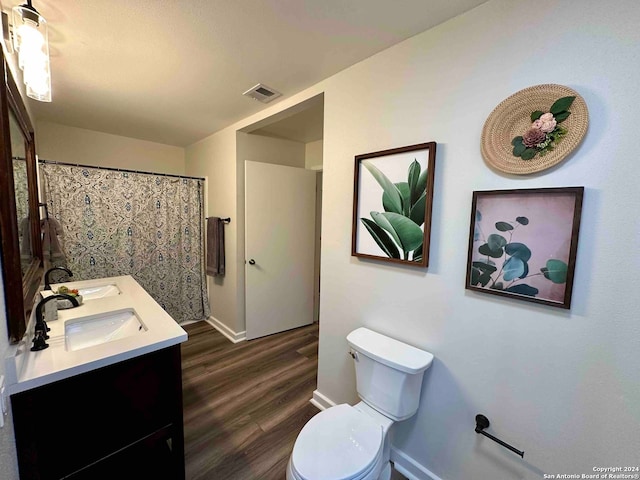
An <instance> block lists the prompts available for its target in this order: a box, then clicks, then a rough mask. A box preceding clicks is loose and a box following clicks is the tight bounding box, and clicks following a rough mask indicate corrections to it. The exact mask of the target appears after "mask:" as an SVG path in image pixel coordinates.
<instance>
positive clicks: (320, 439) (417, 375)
mask: <svg viewBox="0 0 640 480" xmlns="http://www.w3.org/2000/svg"><path fill="white" fill-rule="evenodd" d="M347 343H348V344H349V347H350V351H349V354H350V355H351V357H352V358H353V360H354V364H355V369H356V389H357V391H358V396H359V397H360V399H361V400H362V401H361V402H360V403H358V404H357V405H354V406H351V405H348V404H346V403H345V404H340V405H336V406H334V407H330V408H328V409H326V410H324V411H322V412H320V413H318V414H317V415H315V416H314V417H313V418H312V419H311V420H309V421H308V422H307V424H306V425H305V426H304V427H303V428H302V430H301V431H300V433H299V434H298V438H297V439H296V442H295V444H294V446H293V452H292V453H291V457H290V458H289V463H288V465H287V480H389V478H390V477H391V464H390V462H389V460H390V444H389V435H388V434H389V429H390V428H391V426H392V425H393V424H394V423H395V422H398V421H402V420H406V419H407V418H410V417H412V416H413V415H414V414H415V413H416V411H417V410H418V403H419V401H420V390H421V388H422V376H423V375H424V371H425V370H426V369H427V368H429V366H430V365H431V362H432V361H433V355H431V354H430V353H428V352H425V351H423V350H420V349H418V348H415V347H412V346H411V345H407V344H406V343H403V342H400V341H398V340H395V339H393V338H389V337H387V336H385V335H382V334H380V333H377V332H374V331H372V330H369V329H368V328H358V329H356V330H354V331H353V332H351V333H350V334H349V335H347Z"/></svg>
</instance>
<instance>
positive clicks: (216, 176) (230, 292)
mask: <svg viewBox="0 0 640 480" xmlns="http://www.w3.org/2000/svg"><path fill="white" fill-rule="evenodd" d="M236 130H237V129H234V128H227V129H225V130H222V131H221V132H218V133H216V134H214V135H211V136H209V137H207V138H205V139H204V140H201V141H200V142H198V143H196V144H194V145H191V146H189V147H187V149H186V158H187V166H188V168H187V172H186V173H187V174H188V175H195V176H205V177H207V183H208V190H209V198H208V202H207V206H208V212H209V215H211V216H224V217H231V223H229V224H228V225H226V227H225V250H226V252H225V253H226V271H225V275H224V276H222V277H208V278H209V301H210V304H211V316H212V317H213V318H214V319H216V320H217V321H219V322H221V323H222V324H224V325H225V326H226V327H228V328H229V329H230V330H231V331H232V333H233V334H237V335H241V334H242V333H243V332H244V329H245V324H244V161H245V160H250V161H256V162H264V163H275V164H279V165H288V166H302V167H303V166H304V144H303V143H299V142H292V141H289V140H282V139H277V138H272V137H265V136H261V135H251V134H247V133H242V132H236Z"/></svg>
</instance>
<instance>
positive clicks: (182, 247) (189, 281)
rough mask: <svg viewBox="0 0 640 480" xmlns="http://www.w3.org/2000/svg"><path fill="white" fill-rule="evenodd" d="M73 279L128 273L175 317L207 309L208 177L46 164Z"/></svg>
mask: <svg viewBox="0 0 640 480" xmlns="http://www.w3.org/2000/svg"><path fill="white" fill-rule="evenodd" d="M40 174H41V180H42V183H43V188H44V192H45V197H46V202H47V204H48V207H49V215H50V216H51V217H53V218H54V219H56V220H57V221H58V222H60V224H61V225H62V229H63V235H62V236H61V244H62V250H63V253H64V255H65V257H66V260H67V266H68V267H69V268H70V269H71V271H72V272H73V280H89V279H94V278H103V277H114V276H119V275H131V276H133V277H134V278H135V279H136V280H137V281H138V283H140V285H142V287H143V288H144V289H145V290H146V291H147V292H148V293H149V294H150V295H151V296H152V297H153V298H154V299H155V300H156V301H157V302H158V303H159V304H160V305H161V306H162V308H164V309H165V310H166V311H167V313H169V315H171V316H172V317H173V318H174V320H176V321H177V322H178V323H182V322H185V321H189V320H202V319H204V318H207V317H208V316H209V313H210V310H209V302H208V299H207V292H206V277H205V273H204V239H203V228H202V226H203V216H204V215H203V180H198V179H191V178H181V177H173V176H164V175H154V174H147V173H137V172H136V173H133V172H123V171H113V170H108V169H100V168H94V167H85V166H70V165H64V164H56V163H41V164H40Z"/></svg>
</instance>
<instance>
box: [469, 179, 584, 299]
mask: <svg viewBox="0 0 640 480" xmlns="http://www.w3.org/2000/svg"><path fill="white" fill-rule="evenodd" d="M583 192H584V187H567V188H534V189H522V190H492V191H485V192H473V201H472V206H471V226H470V232H469V252H468V256H467V278H466V288H467V289H469V290H475V291H478V292H483V293H489V294H492V295H501V296H506V297H513V298H518V299H520V300H525V301H529V302H536V303H542V304H545V305H551V306H554V307H559V308H566V309H568V308H570V306H571V291H572V288H573V275H574V270H575V263H576V251H577V248H578V233H579V230H580V216H581V211H582V196H583Z"/></svg>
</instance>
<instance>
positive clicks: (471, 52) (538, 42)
mask: <svg viewBox="0 0 640 480" xmlns="http://www.w3.org/2000/svg"><path fill="white" fill-rule="evenodd" d="M579 3H580V8H579V9H577V8H575V7H576V2H556V1H550V0H542V1H539V2H535V4H532V3H531V2H525V1H518V2H515V1H509V0H498V1H492V2H489V3H487V4H484V5H482V6H480V7H478V8H476V9H475V10H473V11H471V12H469V13H467V14H465V15H462V16H460V17H458V18H456V19H454V20H452V21H450V22H447V23H446V24H443V25H441V26H439V27H437V28H435V29H433V30H432V31H429V32H426V33H424V34H421V35H418V36H416V37H414V38H412V39H410V40H409V41H407V42H404V43H403V44H401V45H398V46H396V47H394V48H392V49H390V50H387V51H385V52H383V53H381V54H379V55H376V56H375V57H372V58H371V59H369V60H367V61H365V62H362V63H361V64H359V65H357V66H355V67H353V68H351V69H349V70H348V71H346V72H343V73H342V74H339V75H336V76H335V77H334V78H333V79H331V81H330V82H329V84H328V85H327V88H326V93H325V161H324V173H325V189H324V195H325V202H324V209H323V227H324V229H323V238H322V240H323V250H322V255H323V257H322V298H321V309H320V311H321V319H320V325H321V327H320V366H319V377H318V390H319V391H320V392H322V393H323V394H325V395H326V396H328V397H329V398H331V399H333V400H335V401H339V402H342V401H350V402H352V401H355V400H356V397H355V395H354V391H353V386H354V379H353V373H352V366H351V365H350V362H349V361H348V357H347V356H346V355H345V354H344V352H345V351H346V348H347V346H346V344H345V343H344V342H343V341H340V340H335V339H340V338H342V337H344V335H346V334H347V333H348V332H349V331H350V330H351V329H353V328H355V327H357V326H360V325H368V326H370V327H371V328H373V329H376V330H378V331H381V332H383V333H387V334H389V335H392V336H394V337H397V338H400V339H402V340H405V341H407V342H409V343H411V344H413V345H417V346H419V347H422V348H424V349H426V350H428V351H430V352H432V353H434V355H435V357H436V362H435V363H434V365H433V367H432V368H431V370H430V371H429V372H428V374H427V375H426V379H425V381H424V392H423V396H422V400H421V409H420V412H419V414H418V415H417V416H416V417H415V418H413V419H411V420H408V421H406V422H404V423H403V424H401V425H399V428H398V429H397V432H396V433H397V435H396V440H395V443H396V445H397V446H398V447H399V448H400V449H401V450H402V451H403V452H404V453H406V454H408V455H409V456H410V457H412V458H413V459H414V460H416V461H417V462H419V463H420V464H421V465H423V466H425V467H426V468H427V469H429V470H431V471H432V472H434V473H435V474H436V475H439V476H440V477H441V478H443V479H449V480H455V479H471V478H474V479H476V478H477V479H539V478H542V472H545V473H592V468H593V467H594V466H609V465H626V464H634V465H635V464H637V461H638V458H639V457H638V452H640V382H638V372H639V371H640V355H639V354H638V352H639V351H640V349H639V348H638V347H639V346H640V344H639V341H640V340H639V339H640V336H639V335H638V334H639V333H640V324H639V323H638V321H637V311H638V308H639V307H640V302H639V300H638V295H637V293H636V291H635V285H634V283H635V282H633V281H630V282H628V281H626V280H627V279H631V278H633V272H635V270H637V268H638V266H640V257H639V255H638V249H637V241H638V239H640V230H639V222H640V215H639V214H638V211H637V209H636V208H635V207H632V208H625V207H624V206H625V205H627V206H637V205H639V204H640V196H639V194H638V192H639V190H638V188H637V186H636V183H637V179H638V178H639V177H640V166H639V164H638V162H636V161H635V157H636V156H635V154H634V152H635V150H636V145H635V143H636V142H635V137H636V134H635V130H636V125H637V119H638V115H637V109H636V108H635V107H634V106H633V105H635V104H637V103H638V102H639V101H640V94H639V93H638V89H637V77H638V73H640V64H639V63H638V58H639V57H640V32H639V31H638V29H637V25H638V24H639V22H640V7H639V6H638V4H637V2H634V1H632V0H631V1H617V2H615V4H616V7H615V8H612V5H611V3H610V2H597V1H583V2H579ZM541 83H559V84H564V85H568V86H570V87H572V88H574V89H575V90H577V91H578V92H579V93H580V94H581V95H582V96H583V97H584V98H585V100H586V102H587V105H588V107H589V111H590V127H589V131H588V133H587V135H586V138H585V140H584V142H583V144H582V145H581V146H580V147H579V148H578V149H577V151H576V152H575V153H574V154H573V155H572V156H571V158H569V159H568V160H567V161H565V162H564V163H563V164H562V165H560V166H558V167H557V168H555V169H553V170H551V171H547V172H543V173H542V174H538V175H532V176H528V177H523V178H521V177H509V176H507V175H500V174H497V173H494V172H492V171H491V170H489V168H488V167H487V166H486V165H485V164H484V162H483V160H482V157H481V155H480V151H479V139H480V133H481V129H482V126H483V123H484V121H485V120H486V118H487V116H488V114H489V113H490V112H491V111H492V109H493V108H494V107H495V106H496V105H497V104H498V103H499V102H500V101H502V100H503V99H504V98H506V97H507V96H509V95H511V94H512V93H514V92H516V91H518V90H520V89H522V88H525V87H528V86H531V85H536V84H541ZM430 140H433V141H436V142H438V153H437V160H436V182H435V197H434V207H433V213H434V215H433V225H432V235H431V256H430V266H429V268H428V270H427V271H420V270H417V269H413V268H398V267H391V266H386V265H382V264H380V263H376V262H366V261H359V260H357V259H355V258H352V257H350V256H349V251H350V249H349V245H350V240H351V202H352V195H353V179H352V174H353V157H354V155H357V154H360V153H366V152H372V151H378V150H383V149H386V148H392V147H397V146H402V145H410V144H415V143H420V142H425V141H430ZM574 185H584V186H585V187H586V192H585V200H584V207H583V214H582V227H581V233H580V245H579V250H578V259H577V268H576V272H575V283H574V294H573V303H572V309H571V311H569V312H567V311H562V310H559V309H554V308H550V307H544V306H537V305H533V304H529V303H525V302H519V301H516V300H512V301H510V300H507V299H499V298H492V297H490V296H488V295H482V294H477V293H472V292H469V291H465V290H464V288H463V283H464V278H465V267H466V255H467V242H468V231H469V216H470V204H471V193H472V191H473V190H487V189H501V188H505V189H507V188H508V189H511V188H532V187H551V186H574ZM622 239H628V240H629V241H630V242H631V243H630V244H629V246H630V247H631V249H630V250H628V251H624V250H622V249H620V248H618V247H622V245H621V244H619V243H618V242H619V241H621V240H622ZM623 243H626V242H624V241H623ZM616 245H618V246H616ZM477 413H484V414H486V415H487V416H488V417H489V419H490V420H491V421H492V431H493V432H494V433H495V434H497V435H498V436H500V437H503V438H504V439H505V440H507V441H509V442H512V443H513V444H514V445H515V446H517V447H519V448H521V449H523V450H525V452H526V455H525V460H524V461H523V460H521V459H520V458H519V457H517V456H515V455H514V454H512V453H510V452H508V451H507V450H505V449H503V448H501V447H499V446H498V445H497V444H495V443H493V442H491V441H489V440H487V439H483V438H481V437H479V436H478V435H476V434H475V433H474V432H473V428H474V416H475V415H476V414H477Z"/></svg>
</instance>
